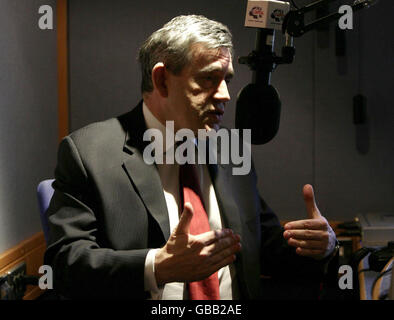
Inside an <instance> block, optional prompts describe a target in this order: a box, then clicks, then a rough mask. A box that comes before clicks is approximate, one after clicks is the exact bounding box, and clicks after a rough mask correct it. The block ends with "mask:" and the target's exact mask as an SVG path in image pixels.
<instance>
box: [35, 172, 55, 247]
mask: <svg viewBox="0 0 394 320" xmlns="http://www.w3.org/2000/svg"><path fill="white" fill-rule="evenodd" d="M53 181H55V180H54V179H48V180H44V181H41V182H40V183H39V184H38V187H37V197H38V206H39V208H40V218H41V225H42V230H43V232H44V237H45V241H46V242H47V243H48V238H49V228H48V218H47V216H46V211H47V209H48V207H49V203H50V202H51V198H52V196H53V192H54V190H53V188H52V182H53Z"/></svg>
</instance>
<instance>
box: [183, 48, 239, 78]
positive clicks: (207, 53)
mask: <svg viewBox="0 0 394 320" xmlns="http://www.w3.org/2000/svg"><path fill="white" fill-rule="evenodd" d="M188 67H189V68H188V69H189V70H190V71H196V72H215V71H217V72H223V73H225V74H231V75H232V74H233V73H234V69H233V64H232V57H231V52H230V50H229V49H228V48H225V47H222V48H217V49H207V48H206V47H205V46H204V45H202V44H194V45H193V46H192V48H191V59H190V63H189V65H188Z"/></svg>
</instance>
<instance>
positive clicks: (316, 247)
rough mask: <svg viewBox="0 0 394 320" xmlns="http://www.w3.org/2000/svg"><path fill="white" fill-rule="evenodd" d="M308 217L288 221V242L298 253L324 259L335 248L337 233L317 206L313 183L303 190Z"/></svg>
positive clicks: (286, 225) (286, 230) (286, 233)
mask: <svg viewBox="0 0 394 320" xmlns="http://www.w3.org/2000/svg"><path fill="white" fill-rule="evenodd" d="M302 192H303V194H304V201H305V205H306V211H307V214H308V219H306V220H298V221H292V222H289V223H286V224H285V226H284V228H285V232H284V233H283V236H284V238H285V239H286V240H287V242H288V244H289V245H291V246H293V247H296V248H297V249H296V253H297V254H299V255H301V256H308V257H312V258H315V259H323V258H325V257H327V256H328V255H330V254H331V253H332V251H333V250H334V248H335V240H336V237H335V233H334V231H333V230H332V228H331V226H330V225H329V224H328V222H327V220H326V218H324V217H323V216H322V215H321V213H320V211H319V209H318V208H317V206H316V202H315V196H314V193H313V188H312V186H311V185H309V184H307V185H305V186H304V188H303V190H302Z"/></svg>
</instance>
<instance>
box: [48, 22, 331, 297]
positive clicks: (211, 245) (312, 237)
mask: <svg viewBox="0 0 394 320" xmlns="http://www.w3.org/2000/svg"><path fill="white" fill-rule="evenodd" d="M139 61H140V63H141V68H142V96H143V102H141V103H140V104H139V105H138V106H137V107H136V108H134V109H133V110H132V111H131V112H129V113H127V114H125V115H122V116H120V117H118V118H114V119H110V120H108V121H104V122H101V123H95V124H92V125H90V126H87V127H85V128H82V129H80V130H78V131H76V132H74V133H72V134H70V135H69V136H68V137H66V138H65V139H64V140H63V141H62V142H61V145H60V147H59V154H58V165H57V168H56V171H55V178H56V181H55V182H54V184H53V186H54V188H55V193H54V196H53V198H52V201H51V205H50V207H49V209H48V212H47V214H48V219H49V224H50V241H49V242H50V243H49V245H48V248H47V251H46V254H45V261H46V264H49V265H51V266H52V267H53V271H54V288H55V290H57V291H58V292H59V293H60V294H62V295H64V296H66V297H71V298H96V297H112V298H116V297H120V298H137V299H143V298H154V299H193V298H194V297H196V296H195V295H194V289H193V288H194V284H196V286H197V287H198V286H200V287H198V289H196V290H197V291H198V290H203V289H201V288H202V287H204V286H205V289H204V290H208V291H209V292H212V290H216V291H215V292H216V295H212V296H211V295H209V294H210V293H209V292H208V293H207V295H205V296H204V295H203V297H206V298H211V297H215V298H220V299H238V298H242V299H258V298H260V297H261V295H260V294H261V292H260V281H259V280H260V275H261V274H267V275H271V276H274V277H275V276H279V277H287V276H289V275H290V274H291V277H297V276H299V275H305V274H306V275H307V276H308V277H313V276H320V275H321V271H322V269H323V267H324V266H325V264H326V262H327V260H328V259H329V258H330V256H331V255H332V252H333V250H334V246H335V245H334V243H335V240H336V239H335V235H334V233H333V231H332V229H331V227H330V226H329V224H328V223H327V221H326V219H325V218H323V217H322V216H321V215H320V212H319V210H318V208H317V206H316V204H315V201H314V196H313V190H312V188H311V186H309V185H307V186H305V187H304V191H303V192H304V198H305V203H306V209H307V212H308V216H309V219H307V220H300V221H293V222H290V223H288V224H287V225H286V226H285V229H286V231H284V230H283V229H282V228H281V227H280V225H279V222H278V219H277V217H276V216H275V214H274V213H273V212H272V211H271V210H270V209H269V208H268V206H267V205H266V204H265V202H264V201H263V200H262V199H261V198H260V197H259V195H258V192H257V187H256V177H255V173H254V170H252V171H251V172H250V173H249V174H247V175H243V176H235V175H233V174H232V170H231V167H232V165H231V164H229V165H221V164H219V165H210V164H207V165H206V164H201V165H199V164H198V165H195V166H193V168H192V171H193V172H194V174H195V176H194V177H195V180H198V182H197V185H198V186H199V192H198V191H196V192H194V193H192V194H193V195H192V196H191V198H190V199H194V200H195V201H194V202H192V201H190V202H189V201H186V200H187V199H189V198H186V197H188V194H187V193H186V192H187V190H188V189H187V188H185V184H184V181H183V180H182V179H181V178H180V175H181V176H183V174H181V173H180V172H182V170H183V169H182V168H185V167H184V166H180V165H178V164H176V163H175V164H172V163H163V164H156V165H149V164H147V163H146V162H145V161H144V159H143V156H142V155H143V151H144V148H145V147H146V146H147V142H146V141H144V139H143V135H144V132H145V131H146V130H147V129H152V128H154V129H158V130H160V131H161V132H162V133H163V135H165V134H166V128H165V124H166V121H173V123H174V129H175V131H178V130H179V129H183V128H187V129H190V130H192V131H193V132H194V133H195V134H196V133H197V131H198V130H201V129H206V130H208V131H209V130H217V129H218V128H219V123H220V120H221V118H222V115H223V112H224V110H225V104H226V102H228V101H229V100H230V95H229V92H228V89H227V83H228V82H229V81H230V79H231V77H232V76H233V74H234V71H233V65H232V42H231V34H230V32H229V30H228V29H227V27H226V26H224V25H223V24H221V23H218V22H215V21H212V20H209V19H207V18H205V17H202V16H194V15H193V16H180V17H176V18H174V19H173V20H171V21H170V22H169V23H167V24H166V25H165V26H164V27H163V28H162V29H160V30H158V31H156V32H155V33H153V34H152V35H151V36H150V37H149V38H148V39H147V40H146V42H145V43H144V44H143V46H142V48H141V49H140V54H139ZM174 148H176V145H174V144H172V145H171V143H169V144H166V145H165V146H164V150H163V153H166V152H170V150H171V149H174ZM182 181H183V182H182ZM194 182H195V181H194ZM194 182H193V183H194ZM190 188H192V187H190ZM190 188H189V190H190ZM193 197H194V198H193ZM196 201H197V202H196ZM199 204H200V206H199V207H198V205H199ZM197 207H198V208H197ZM201 212H203V213H204V214H205V216H204V215H203V218H204V217H205V218H204V219H207V221H208V222H207V223H206V224H208V223H209V226H208V230H207V229H204V230H207V231H204V232H197V233H196V232H191V228H192V226H193V225H195V223H196V221H197V220H196V219H197V216H199V217H200V214H201ZM209 228H210V230H209ZM210 279H211V280H212V281H211V280H210ZM207 281H208V282H209V285H208V284H206V283H207ZM206 288H208V289H206ZM212 288H214V289H212ZM199 292H200V291H199ZM204 294H205V293H204ZM197 297H201V296H198V295H197Z"/></svg>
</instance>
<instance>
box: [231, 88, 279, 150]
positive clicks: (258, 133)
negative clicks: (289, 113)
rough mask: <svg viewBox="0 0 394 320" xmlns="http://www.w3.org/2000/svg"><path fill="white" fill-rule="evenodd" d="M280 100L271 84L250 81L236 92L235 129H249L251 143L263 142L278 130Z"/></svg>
mask: <svg viewBox="0 0 394 320" xmlns="http://www.w3.org/2000/svg"><path fill="white" fill-rule="evenodd" d="M280 112H281V101H280V98H279V94H278V92H277V91H276V89H275V88H274V87H273V86H271V85H258V84H255V83H250V84H248V85H247V86H246V87H244V88H243V89H242V90H241V91H240V92H239V94H238V97H237V106H236V112H235V126H236V128H237V129H241V134H242V129H251V138H252V139H251V140H252V141H251V143H252V144H255V145H259V144H265V143H267V142H269V141H271V140H272V139H273V138H274V137H275V136H276V134H277V132H278V130H279V123H280Z"/></svg>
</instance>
